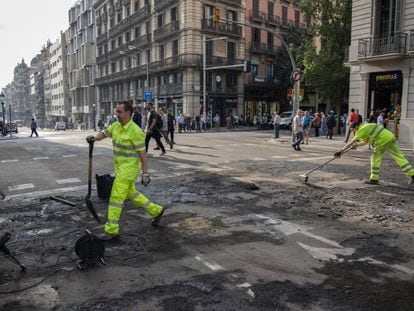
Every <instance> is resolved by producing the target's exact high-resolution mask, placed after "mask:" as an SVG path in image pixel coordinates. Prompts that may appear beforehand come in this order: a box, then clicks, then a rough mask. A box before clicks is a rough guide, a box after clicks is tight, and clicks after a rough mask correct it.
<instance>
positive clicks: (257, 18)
mask: <svg viewBox="0 0 414 311" xmlns="http://www.w3.org/2000/svg"><path fill="white" fill-rule="evenodd" d="M250 21H252V22H259V23H262V22H264V21H266V13H265V12H261V11H256V10H251V11H250Z"/></svg>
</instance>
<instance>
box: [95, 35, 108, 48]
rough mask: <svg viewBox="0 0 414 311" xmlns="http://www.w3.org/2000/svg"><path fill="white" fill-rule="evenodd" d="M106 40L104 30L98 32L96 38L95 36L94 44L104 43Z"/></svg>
mask: <svg viewBox="0 0 414 311" xmlns="http://www.w3.org/2000/svg"><path fill="white" fill-rule="evenodd" d="M106 41H107V37H106V32H104V33H102V34H100V35H99V36H98V37H97V38H96V44H97V45H102V44H103V43H105V42H106Z"/></svg>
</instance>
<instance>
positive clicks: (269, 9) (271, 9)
mask: <svg viewBox="0 0 414 311" xmlns="http://www.w3.org/2000/svg"><path fill="white" fill-rule="evenodd" d="M274 12H275V4H274V3H273V2H270V1H269V2H267V14H268V15H271V16H273V15H274Z"/></svg>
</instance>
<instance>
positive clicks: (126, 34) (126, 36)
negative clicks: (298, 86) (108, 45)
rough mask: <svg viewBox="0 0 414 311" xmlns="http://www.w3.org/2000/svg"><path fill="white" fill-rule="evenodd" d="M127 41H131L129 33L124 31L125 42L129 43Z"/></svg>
mask: <svg viewBox="0 0 414 311" xmlns="http://www.w3.org/2000/svg"><path fill="white" fill-rule="evenodd" d="M129 41H131V33H130V32H129V31H127V32H126V33H125V43H129Z"/></svg>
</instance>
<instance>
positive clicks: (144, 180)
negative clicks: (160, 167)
mask: <svg viewBox="0 0 414 311" xmlns="http://www.w3.org/2000/svg"><path fill="white" fill-rule="evenodd" d="M150 182H151V177H150V175H149V174H148V173H144V174H142V176H141V184H142V185H144V187H146V186H148V185H149V183H150Z"/></svg>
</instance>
